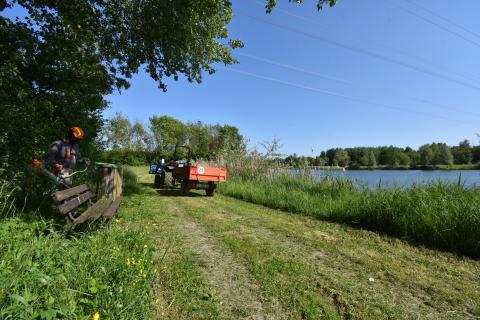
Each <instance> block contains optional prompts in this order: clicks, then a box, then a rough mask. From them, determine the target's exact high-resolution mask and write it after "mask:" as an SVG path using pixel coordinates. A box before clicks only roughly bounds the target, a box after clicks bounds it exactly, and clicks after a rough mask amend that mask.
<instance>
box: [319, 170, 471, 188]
mask: <svg viewBox="0 0 480 320" xmlns="http://www.w3.org/2000/svg"><path fill="white" fill-rule="evenodd" d="M312 174H313V175H314V176H316V177H322V176H325V175H327V176H334V177H341V178H346V179H349V180H351V181H353V182H354V183H355V184H356V185H358V186H361V185H367V186H368V187H370V188H376V187H378V186H379V185H380V186H381V187H382V188H393V187H402V188H410V187H411V186H412V185H413V184H416V183H417V184H418V183H429V182H438V181H442V182H453V183H457V182H458V179H459V178H461V181H462V182H463V183H464V184H465V186H467V187H469V188H471V187H476V186H477V187H480V170H451V171H447V170H347V171H336V170H312Z"/></svg>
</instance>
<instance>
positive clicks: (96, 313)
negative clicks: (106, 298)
mask: <svg viewBox="0 0 480 320" xmlns="http://www.w3.org/2000/svg"><path fill="white" fill-rule="evenodd" d="M98 319H100V313H98V311H97V312H95V314H94V315H93V317H92V320H98Z"/></svg>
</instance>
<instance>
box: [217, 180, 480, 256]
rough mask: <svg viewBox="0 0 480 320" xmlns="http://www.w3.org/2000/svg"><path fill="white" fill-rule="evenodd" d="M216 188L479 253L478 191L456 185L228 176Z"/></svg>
mask: <svg viewBox="0 0 480 320" xmlns="http://www.w3.org/2000/svg"><path fill="white" fill-rule="evenodd" d="M219 191H220V192H221V193H223V194H225V195H229V196H232V197H236V198H239V199H243V200H246V201H249V202H252V203H256V204H261V205H265V206H268V207H271V208H274V209H281V210H285V211H289V212H294V213H301V214H306V215H311V216H314V217H316V218H319V219H324V220H329V221H336V222H341V223H346V224H349V225H352V226H355V227H360V228H365V229H369V230H374V231H380V232H383V233H386V234H389V235H393V236H396V237H400V238H403V239H407V240H409V241H412V242H415V243H420V244H425V245H429V246H434V247H438V248H443V249H447V250H450V251H452V252H458V253H461V254H465V255H469V256H471V257H475V258H478V257H480V192H479V191H478V190H468V189H464V188H463V187H462V186H461V185H455V184H431V185H427V186H417V187H413V188H412V189H409V190H405V189H391V190H379V189H378V190H369V189H367V188H364V189H363V190H357V189H356V188H355V187H354V186H353V185H352V184H351V183H350V182H348V181H345V180H339V179H331V178H325V179H323V180H322V181H315V180H314V179H313V178H312V177H309V176H301V177H296V178H295V177H290V176H277V177H273V178H267V177H259V178H257V179H253V180H244V179H235V178H233V179H230V181H229V182H228V183H227V184H224V185H222V186H221V187H220V189H219Z"/></svg>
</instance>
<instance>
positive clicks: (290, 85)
mask: <svg viewBox="0 0 480 320" xmlns="http://www.w3.org/2000/svg"><path fill="white" fill-rule="evenodd" d="M222 69H224V70H227V71H231V72H235V73H239V74H243V75H246V76H249V77H253V78H257V79H261V80H265V81H270V82H273V83H277V84H282V85H285V86H289V87H294V88H299V89H304V90H309V91H313V92H317V93H320V94H324V95H329V96H333V97H337V98H342V99H345V100H350V101H354V102H359V103H364V104H368V105H371V106H376V107H380V108H386V109H392V110H397V111H403V112H410V113H415V114H419V115H422V116H427V117H434V118H438V119H442V120H445V121H449V122H457V123H461V124H466V125H470V126H474V127H475V128H478V124H475V123H473V122H468V121H463V120H458V119H453V118H450V117H444V116H441V115H437V114H430V113H426V112H423V111H418V110H413V109H406V108H400V107H396V106H391V105H387V104H383V103H378V102H372V101H368V100H364V99H361V98H356V97H350V96H347V95H344V94H341V93H337V92H333V91H327V90H323V89H319V88H315V87H310V86H306V85H303V84H298V83H294V82H289V81H284V80H280V79H276V78H271V77H266V76H262V75H259V74H256V73H251V72H247V71H242V70H238V69H232V68H227V67H223V68H222Z"/></svg>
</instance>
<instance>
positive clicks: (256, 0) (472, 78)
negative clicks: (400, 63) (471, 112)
mask: <svg viewBox="0 0 480 320" xmlns="http://www.w3.org/2000/svg"><path fill="white" fill-rule="evenodd" d="M404 1H410V0H404ZM252 2H254V3H256V4H258V5H262V6H263V5H264V3H263V2H261V1H259V0H252ZM418 6H420V5H418ZM275 11H276V12H280V13H282V14H284V15H287V16H290V17H293V18H295V19H297V20H302V21H306V22H309V23H311V24H314V25H316V26H320V27H322V28H323V29H325V26H322V25H321V24H319V23H318V21H317V20H314V19H311V18H307V17H304V16H302V15H297V14H294V13H291V12H290V11H287V10H283V9H281V8H275ZM368 41H369V42H370V43H372V44H374V45H376V46H378V47H382V48H384V49H387V50H390V51H393V52H394V53H397V54H401V55H403V56H406V57H409V58H413V59H416V60H418V61H421V62H422V63H426V64H429V65H431V66H434V67H435V68H441V69H446V70H447V71H448V72H449V73H452V74H455V75H457V76H459V77H462V78H464V79H469V80H470V81H479V80H480V78H479V77H478V76H476V75H474V74H471V73H465V72H463V73H461V72H458V71H456V70H454V69H452V68H450V67H447V66H443V65H441V64H438V63H434V62H433V61H431V60H428V59H426V58H423V57H420V56H417V55H413V54H411V53H408V52H405V51H403V50H399V49H396V48H393V47H390V46H387V45H384V44H383V43H378V42H376V41H372V40H371V39H370V40H368Z"/></svg>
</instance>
